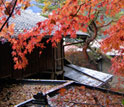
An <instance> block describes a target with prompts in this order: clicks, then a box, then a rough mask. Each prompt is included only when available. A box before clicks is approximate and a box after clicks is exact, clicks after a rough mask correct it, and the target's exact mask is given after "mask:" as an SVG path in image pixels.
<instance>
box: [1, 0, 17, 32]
mask: <svg viewBox="0 0 124 107" xmlns="http://www.w3.org/2000/svg"><path fill="white" fill-rule="evenodd" d="M16 4H17V0H15V3H14V5H13V8H12V11H11V12H10V14H9V16H8V18H7V19H6V21H5V22H4V24H3V25H2V27H1V28H0V32H1V31H2V30H3V28H4V26H5V25H6V24H7V22H8V20H9V19H10V17H11V16H12V14H13V12H14V9H15V7H16Z"/></svg>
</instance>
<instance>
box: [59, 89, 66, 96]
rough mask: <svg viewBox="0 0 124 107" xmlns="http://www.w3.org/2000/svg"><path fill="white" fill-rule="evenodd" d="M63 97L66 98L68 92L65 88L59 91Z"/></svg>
mask: <svg viewBox="0 0 124 107" xmlns="http://www.w3.org/2000/svg"><path fill="white" fill-rule="evenodd" d="M58 92H59V93H60V95H61V96H64V95H65V92H66V89H65V88H61V89H60V90H59V91H58Z"/></svg>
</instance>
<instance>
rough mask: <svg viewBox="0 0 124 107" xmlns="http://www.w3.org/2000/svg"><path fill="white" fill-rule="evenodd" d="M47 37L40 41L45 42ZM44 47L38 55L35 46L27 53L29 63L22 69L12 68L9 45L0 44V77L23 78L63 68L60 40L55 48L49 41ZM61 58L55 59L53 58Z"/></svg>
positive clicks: (37, 49)
mask: <svg viewBox="0 0 124 107" xmlns="http://www.w3.org/2000/svg"><path fill="white" fill-rule="evenodd" d="M46 40H47V38H44V39H43V40H42V42H45V41H46ZM45 46H46V48H44V49H43V50H42V54H41V55H39V50H40V49H39V48H35V49H34V51H33V52H32V53H31V54H29V55H27V58H28V61H29V64H28V65H27V67H26V68H25V69H24V70H14V69H13V66H14V62H13V60H12V56H11V51H12V50H11V45H10V44H9V43H5V44H4V45H2V44H0V78H4V77H11V78H16V79H20V78H24V77H27V76H30V75H33V74H36V73H52V72H54V71H55V69H57V68H59V69H63V68H62V66H63V63H62V57H63V53H62V52H63V48H62V41H61V42H60V43H59V44H58V45H57V47H56V48H53V47H52V46H51V43H48V44H45ZM58 58H59V59H61V60H57V61H55V59H58Z"/></svg>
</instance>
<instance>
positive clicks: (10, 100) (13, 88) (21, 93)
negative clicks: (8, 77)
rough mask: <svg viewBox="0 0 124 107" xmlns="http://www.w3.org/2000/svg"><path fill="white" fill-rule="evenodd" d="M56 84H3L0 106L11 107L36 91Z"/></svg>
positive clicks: (46, 89) (47, 88)
mask: <svg viewBox="0 0 124 107" xmlns="http://www.w3.org/2000/svg"><path fill="white" fill-rule="evenodd" d="M55 86H57V85H46V84H41V85H36V84H34V85H33V84H31V85H30V84H12V85H7V86H5V87H4V88H3V89H2V90H1V92H0V107H13V106H14V105H17V104H19V103H21V102H24V101H26V100H28V99H31V98H32V97H33V95H35V94H37V93H38V92H41V91H42V92H43V93H45V92H46V91H48V90H50V89H51V88H53V87H55Z"/></svg>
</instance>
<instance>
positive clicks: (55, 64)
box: [0, 11, 86, 79]
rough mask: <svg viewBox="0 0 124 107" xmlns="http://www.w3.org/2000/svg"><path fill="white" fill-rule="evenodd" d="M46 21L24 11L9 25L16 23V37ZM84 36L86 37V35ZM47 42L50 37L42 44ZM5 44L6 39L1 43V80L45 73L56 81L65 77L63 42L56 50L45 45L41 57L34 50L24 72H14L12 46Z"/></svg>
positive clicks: (78, 33) (36, 50) (37, 51)
mask: <svg viewBox="0 0 124 107" xmlns="http://www.w3.org/2000/svg"><path fill="white" fill-rule="evenodd" d="M45 19H46V18H44V17H42V16H39V15H37V14H35V13H29V12H27V11H22V12H21V15H16V16H15V18H14V19H13V18H11V19H10V20H9V23H15V35H18V33H20V32H23V29H27V30H28V29H30V28H32V27H33V26H35V25H36V23H37V22H39V21H43V20H45ZM77 35H81V32H77ZM82 35H84V33H83V34H82ZM84 38H86V35H84ZM46 40H48V37H45V38H44V39H43V40H42V41H41V42H43V43H45V41H46ZM1 41H2V40H1ZM3 42H5V40H4V39H3V41H2V42H1V43H0V50H1V52H0V78H3V77H11V78H16V79H20V78H24V77H27V76H30V75H32V74H42V75H43V73H45V74H46V73H47V75H48V74H50V76H51V78H54V79H55V78H57V76H58V75H61V76H62V75H63V73H64V71H63V65H64V64H63V59H64V49H63V40H61V42H60V43H58V45H57V47H56V48H53V47H52V46H51V43H49V44H45V46H46V48H45V49H44V50H43V53H42V54H41V55H39V49H38V48H36V49H34V51H33V52H32V53H31V54H30V55H27V58H28V61H29V64H28V66H27V67H26V68H25V69H24V70H14V67H13V66H14V62H13V59H12V56H11V51H12V49H11V44H9V43H8V42H5V43H3ZM44 78H45V77H44Z"/></svg>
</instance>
